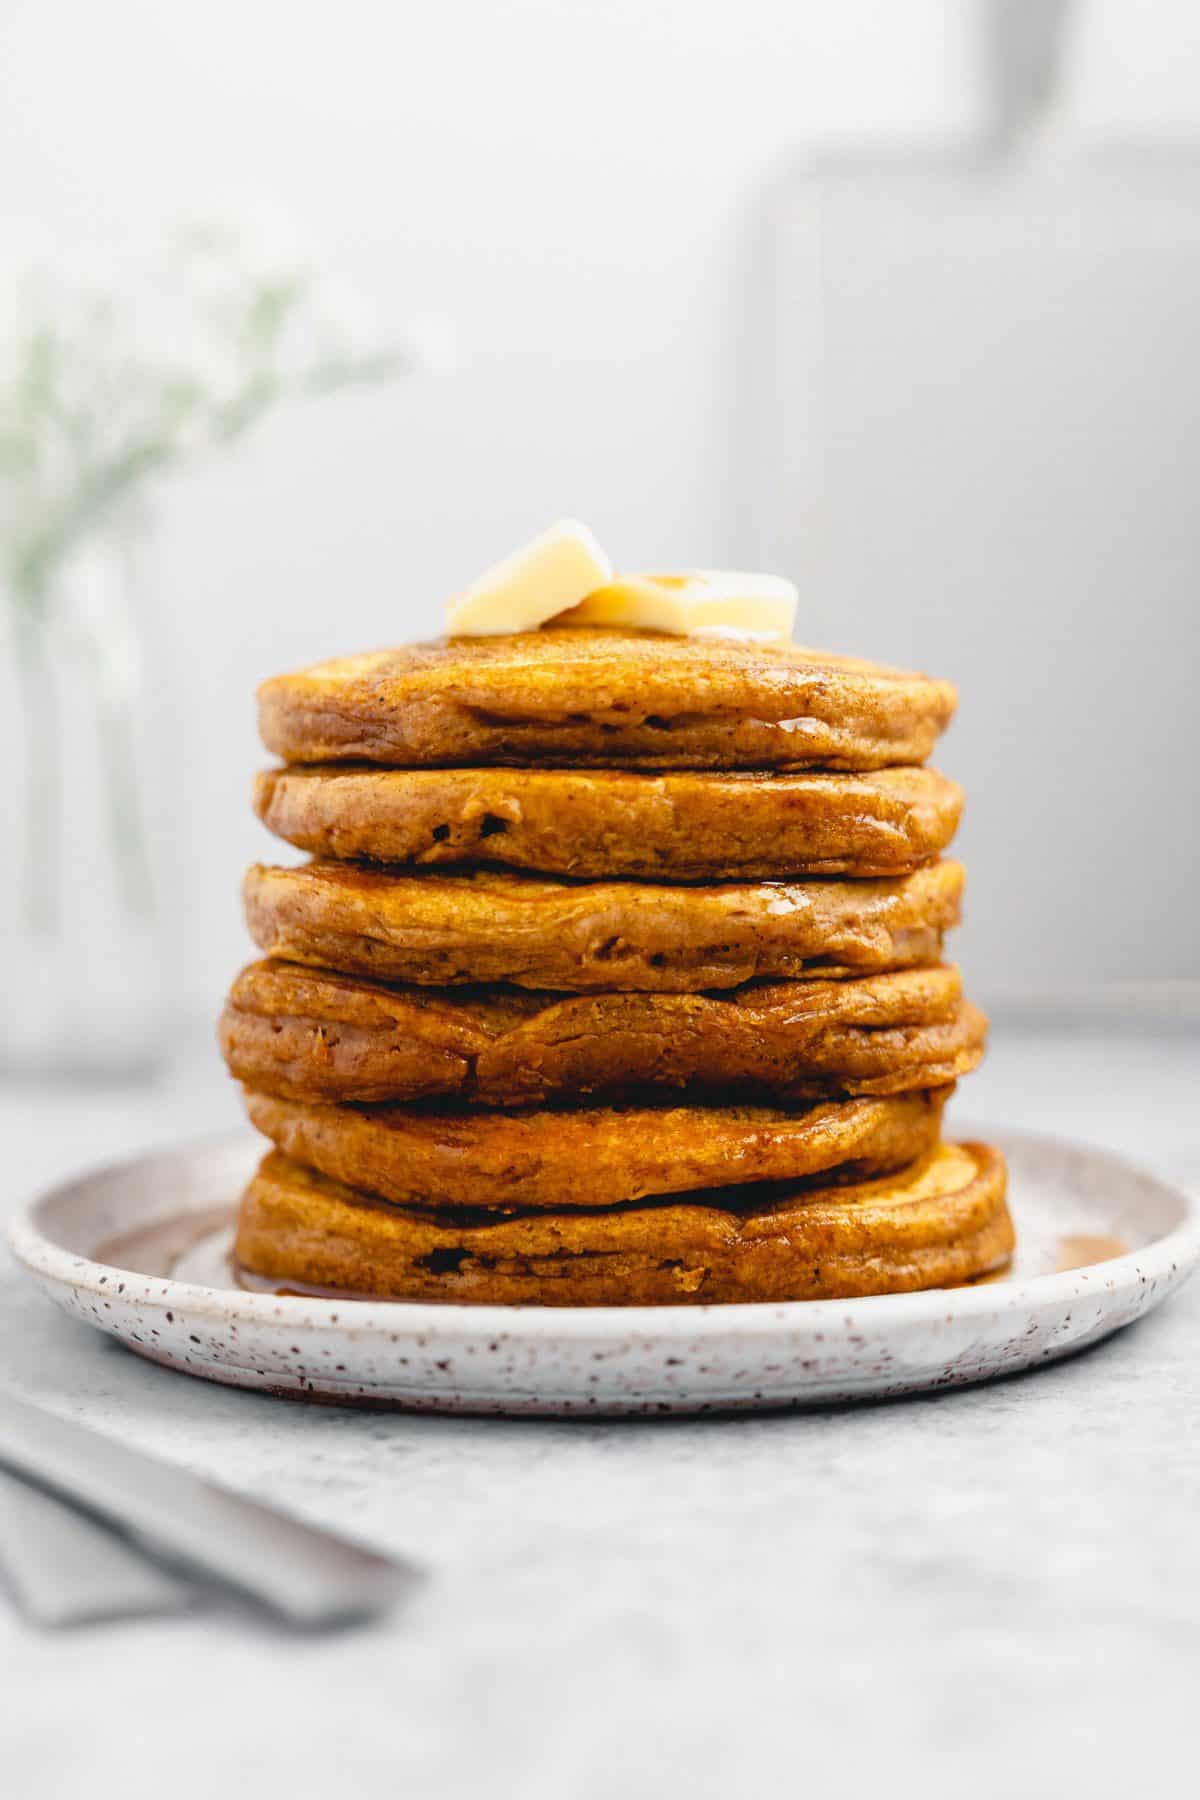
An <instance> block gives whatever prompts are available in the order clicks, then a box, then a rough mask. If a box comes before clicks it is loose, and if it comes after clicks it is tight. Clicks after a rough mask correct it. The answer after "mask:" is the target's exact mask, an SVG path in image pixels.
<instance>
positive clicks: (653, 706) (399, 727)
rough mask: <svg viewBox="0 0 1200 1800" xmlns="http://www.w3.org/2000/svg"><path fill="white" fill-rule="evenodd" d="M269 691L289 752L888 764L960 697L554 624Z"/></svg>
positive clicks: (613, 762)
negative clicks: (554, 625) (555, 625)
mask: <svg viewBox="0 0 1200 1800" xmlns="http://www.w3.org/2000/svg"><path fill="white" fill-rule="evenodd" d="M258 700H259V726H260V729H261V732H262V737H263V742H264V743H265V744H266V746H267V748H268V749H270V750H274V751H275V752H276V753H277V754H278V755H279V756H281V757H283V758H284V759H285V761H287V762H346V761H358V760H361V761H364V762H371V763H385V764H390V765H393V766H395V767H400V768H410V767H413V766H422V765H430V764H447V765H453V764H458V765H460V766H461V765H465V766H470V765H472V764H476V763H518V764H521V763H529V764H532V765H534V766H538V765H543V764H547V763H557V764H565V765H567V766H571V765H585V764H599V765H600V766H621V767H625V768H648V769H681V768H683V769H687V768H691V769H744V768H777V769H785V768H793V769H798V768H813V767H825V768H831V769H882V768H887V767H890V766H893V765H895V764H899V763H919V762H924V760H925V758H926V757H927V756H928V755H929V753H930V751H931V750H932V748H933V745H934V743H935V741H936V739H937V737H938V734H939V733H940V732H942V731H944V730H945V728H946V726H947V725H948V724H949V722H950V719H951V717H952V716H953V713H954V707H955V702H956V696H955V692H954V689H953V687H952V686H951V685H950V683H949V682H945V681H934V680H931V679H930V678H929V677H928V676H926V675H913V674H906V673H904V672H902V671H900V670H897V669H887V668H881V667H879V666H877V665H876V664H874V663H869V662H861V661H859V660H857V659H856V658H854V657H849V656H835V655H832V654H830V653H828V652H825V651H819V650H808V649H804V648H802V647H800V646H799V645H796V644H771V645H764V644H752V643H731V642H722V641H715V642H714V641H709V640H702V639H698V638H685V637H670V636H666V635H664V634H661V633H658V632H651V631H606V630H597V629H588V628H584V627H572V628H564V627H550V628H547V629H543V630H540V631H531V632H524V633H519V634H516V635H513V636H510V637H490V638H439V639H437V640H435V641H434V642H433V643H428V644H406V645H402V646H401V647H400V648H398V649H395V650H378V651H375V652H373V653H370V654H367V655H362V656H347V657H342V658H339V659H337V660H336V661H333V662H324V663H318V664H316V665H315V666H314V667H312V668H309V669H302V670H300V671H298V672H297V673H296V674H293V675H279V676H276V677H275V678H274V679H273V680H270V681H266V682H264V683H263V685H262V686H261V687H260V688H259V691H258Z"/></svg>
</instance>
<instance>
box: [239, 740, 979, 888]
mask: <svg viewBox="0 0 1200 1800" xmlns="http://www.w3.org/2000/svg"><path fill="white" fill-rule="evenodd" d="M254 805H255V810H256V811H257V813H258V816H259V818H260V819H261V820H262V821H263V823H264V824H265V825H266V826H268V827H269V828H270V830H272V831H273V832H274V833H275V834H276V836H277V837H281V838H286V839H287V841H288V843H290V844H296V845H298V846H299V847H300V849H302V850H308V851H310V852H311V853H312V854H313V855H315V856H327V857H351V858H359V859H364V860H367V861H371V862H381V863H427V864H433V863H436V864H443V863H501V864H504V865H505V866H506V867H510V868H515V869H535V870H539V871H541V872H542V873H544V874H549V875H575V876H586V877H591V878H593V879H599V878H602V877H605V876H614V875H634V876H642V877H648V878H649V879H651V880H653V879H656V878H657V879H661V880H665V881H737V880H742V881H746V880H750V881H769V880H771V879H773V878H775V877H778V876H783V877H786V876H789V875H903V874H906V873H908V872H909V871H910V870H912V869H917V868H920V867H921V866H922V864H924V863H927V862H931V861H933V859H934V858H935V857H937V856H938V855H939V854H940V853H941V852H942V851H943V850H944V849H945V848H946V845H947V844H948V843H949V842H950V839H951V838H952V837H953V836H954V832H955V829H956V827H957V825H958V818H959V813H960V812H961V810H962V790H961V788H959V787H958V786H957V785H956V784H955V783H954V782H953V781H949V780H947V778H946V777H945V776H944V775H939V774H938V773H937V772H936V771H935V770H933V769H882V770H879V771H877V772H876V773H874V774H867V775H845V774H828V773H819V774H802V775H761V774H748V773H745V772H742V773H725V772H720V771H716V772H714V771H709V772H707V773H701V774H693V773H686V774H673V775H645V774H638V773H636V772H634V771H632V770H622V769H597V770H594V771H591V772H590V773H589V772H581V771H577V770H567V769H362V768H359V767H350V768H346V767H335V768H285V769H271V770H269V771H267V772H266V773H264V774H262V775H260V776H259V777H258V781H257V783H256V786H255V794H254Z"/></svg>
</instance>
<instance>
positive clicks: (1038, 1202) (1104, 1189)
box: [12, 1131, 1200, 1414]
mask: <svg viewBox="0 0 1200 1800" xmlns="http://www.w3.org/2000/svg"><path fill="white" fill-rule="evenodd" d="M962 1135H964V1136H965V1135H968V1134H967V1133H966V1132H964V1133H963V1134H962ZM979 1135H984V1133H983V1132H980V1133H979ZM986 1135H987V1136H988V1137H989V1138H990V1140H991V1141H992V1142H997V1143H999V1144H1001V1146H1002V1147H1003V1149H1004V1151H1005V1154H1006V1155H1007V1157H1008V1159H1009V1168H1010V1174H1011V1185H1010V1201H1011V1205H1012V1209H1013V1214H1014V1217H1015V1219H1016V1226H1017V1234H1018V1240H1019V1244H1020V1250H1019V1253H1018V1257H1017V1260H1016V1262H1015V1263H1014V1265H1013V1268H1012V1270H1011V1271H1010V1273H1009V1274H1008V1275H1007V1277H1006V1278H1004V1279H1001V1280H997V1279H994V1278H993V1279H990V1280H987V1281H983V1282H980V1283H978V1284H976V1285H975V1286H971V1287H964V1288H945V1289H937V1290H933V1291H931V1292H927V1293H919V1294H896V1295H888V1296H885V1297H882V1298H877V1299H868V1300H853V1301H842V1300H818V1301H810V1302H807V1303H800V1304H795V1303H793V1304H791V1305H783V1306H779V1305H748V1306H686V1307H606V1308H584V1307H573V1308H559V1307H552V1308H547V1309H545V1310H540V1309H538V1308H536V1307H500V1306H442V1305H430V1304H412V1303H400V1302H393V1303H381V1302H378V1301H370V1300H341V1299H311V1298H298V1297H295V1296H291V1297H280V1296H278V1295H275V1294H266V1293H251V1292H247V1291H245V1290H244V1289H241V1288H239V1287H238V1286H237V1285H236V1284H235V1282H234V1278H233V1275H232V1271H231V1268H230V1263H229V1245H230V1241H231V1227H232V1214H233V1209H234V1207H235V1205H236V1202H237V1197H238V1194H239V1192H240V1190H241V1188H242V1186H243V1185H244V1183H245V1182H246V1180H247V1179H248V1178H249V1176H250V1173H251V1171H252V1170H253V1168H254V1167H255V1164H256V1163H257V1161H258V1158H259V1156H260V1155H261V1153H262V1145H261V1142H260V1141H259V1140H258V1139H256V1138H253V1137H250V1136H248V1135H245V1134H241V1135H239V1136H238V1137H236V1138H233V1139H225V1140H223V1141H221V1142H219V1143H214V1144H208V1145H202V1146H199V1147H191V1148H186V1149H181V1150H176V1151H172V1152H170V1153H168V1154H166V1155H160V1156H150V1157H143V1158H141V1159H139V1160H138V1161H135V1162H128V1163H123V1164H120V1165H118V1166H115V1167H113V1168H109V1169H104V1170H101V1171H100V1172H98V1173H96V1174H92V1175H87V1176H85V1177H83V1178H82V1179H80V1180H76V1181H72V1182H69V1183H67V1184H65V1185H64V1186H61V1187H57V1188H55V1189H53V1190H52V1191H51V1192H50V1193H48V1194H46V1195H44V1196H43V1197H42V1198H41V1199H39V1200H37V1201H35V1202H34V1203H33V1204H32V1205H31V1206H30V1207H29V1208H28V1210H27V1211H26V1212H25V1214H24V1215H23V1217H21V1218H20V1219H19V1220H18V1222H17V1224H16V1226H15V1227H14V1230H13V1234H12V1244H13V1249H14V1251H15V1253H16V1255H17V1257H18V1259H19V1260H20V1261H21V1262H22V1263H23V1264H24V1265H25V1267H26V1268H27V1269H29V1270H30V1271H31V1272H32V1274H33V1275H34V1276H36V1278H37V1279H38V1280H39V1281H40V1283H41V1284H42V1286H43V1288H44V1289H45V1290H46V1292H47V1293H48V1294H49V1295H50V1297H51V1299H53V1300H55V1301H56V1302H57V1303H58V1304H59V1305H60V1306H61V1307H63V1309H64V1310H65V1311H67V1312H69V1313H71V1314H72V1315H73V1316H74V1317H75V1318H78V1319H82V1320H84V1321H85V1323H87V1324H89V1325H93V1326H96V1327H97V1328H98V1329H99V1330H101V1331H106V1332H108V1333H110V1334H111V1335H112V1336H113V1337H116V1338H119V1339H120V1340H121V1341H122V1342H123V1343H125V1344H127V1345H128V1346H129V1347H130V1349H132V1350H135V1351H137V1353H138V1354H139V1355H141V1356H146V1357H150V1358H152V1359H153V1360H154V1361H155V1362H160V1363H165V1364H166V1365H167V1366H168V1367H169V1368H173V1369H181V1370H184V1371H185V1372H186V1373H188V1374H191V1375H201V1376H204V1377H205V1378H207V1379H208V1380H211V1381H221V1382H227V1383H230V1384H232V1385H233V1386H236V1387H249V1388H259V1389H263V1390H265V1391H266V1392H268V1393H273V1394H281V1395H290V1396H296V1397H301V1398H303V1397H309V1398H313V1399H321V1400H336V1401H345V1402H350V1403H352V1404H353V1403H357V1404H364V1403H365V1404H376V1405H386V1406H403V1407H414V1408H423V1409H426V1410H431V1411H438V1412H504V1413H526V1414H528V1413H548V1414H567V1413H592V1414H598V1413H648V1412H650V1413H672V1412H680V1413H686V1412H706V1411H712V1410H723V1409H728V1408H736V1409H750V1408H756V1407H771V1406H782V1405H788V1404H795V1403H804V1402H826V1401H836V1400H854V1399H865V1398H873V1397H879V1396H883V1395H888V1394H906V1393H915V1392H917V1391H919V1390H921V1389H926V1388H938V1387H952V1386H958V1385H961V1384H963V1383H965V1382H972V1381H985V1380H988V1379H989V1378H991V1377H992V1376H996V1375H1008V1374H1011V1373H1013V1372H1014V1371H1016V1370H1018V1369H1027V1368H1029V1367H1031V1366H1032V1365H1034V1364H1038V1363H1044V1362H1050V1361H1052V1360H1053V1359H1054V1358H1055V1357H1059V1356H1065V1355H1067V1354H1068V1353H1069V1352H1071V1351H1075V1350H1080V1349H1082V1348H1083V1347H1084V1346H1085V1345H1087V1344H1094V1343H1096V1342H1098V1341H1099V1340H1100V1339H1101V1338H1104V1337H1107V1336H1108V1335H1109V1333H1110V1332H1114V1331H1118V1330H1120V1328H1121V1327H1122V1326H1123V1325H1129V1324H1131V1323H1132V1321H1133V1320H1135V1319H1138V1318H1141V1317H1142V1315H1143V1314H1144V1313H1147V1312H1149V1311H1150V1310H1151V1308H1152V1307H1155V1306H1157V1305H1158V1304H1159V1302H1160V1301H1162V1300H1165V1299H1166V1297H1167V1295H1168V1294H1169V1293H1171V1291H1172V1290H1173V1289H1174V1288H1176V1287H1177V1286H1178V1285H1179V1284H1180V1283H1181V1282H1182V1281H1183V1279H1184V1278H1185V1276H1186V1275H1187V1274H1188V1273H1189V1272H1190V1271H1191V1269H1192V1268H1193V1266H1194V1265H1195V1263H1196V1262H1197V1260H1198V1259H1200V1205H1198V1204H1197V1202H1195V1201H1193V1200H1190V1199H1189V1198H1188V1197H1187V1196H1186V1195H1185V1194H1182V1193H1179V1192H1177V1191H1176V1190H1175V1189H1173V1188H1171V1187H1168V1186H1167V1185H1165V1184H1164V1183H1163V1182H1161V1181H1158V1180H1156V1179H1154V1178H1153V1177H1152V1176H1150V1175H1146V1174H1142V1173H1141V1172H1139V1171H1138V1170H1136V1169H1134V1168H1131V1167H1129V1166H1128V1165H1127V1164H1125V1163H1123V1162H1120V1161H1118V1160H1117V1158H1115V1157H1113V1156H1110V1155H1108V1154H1107V1153H1106V1152H1104V1151H1101V1150H1090V1149H1085V1148H1083V1147H1081V1146H1077V1145H1071V1144H1063V1143H1059V1142H1056V1141H1054V1140H1052V1139H1048V1138H1034V1137H1025V1136H1020V1135H1017V1134H1015V1133H1011V1132H994V1131H991V1132H987V1133H986ZM1070 1264H1073V1265H1076V1266H1068V1267H1064V1265H1070Z"/></svg>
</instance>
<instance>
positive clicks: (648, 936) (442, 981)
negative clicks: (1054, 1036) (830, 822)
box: [243, 862, 963, 993]
mask: <svg viewBox="0 0 1200 1800" xmlns="http://www.w3.org/2000/svg"><path fill="white" fill-rule="evenodd" d="M962 883H963V873H962V869H961V867H960V866H959V864H958V863H954V862H938V863H933V864H932V865H931V866H930V867H929V868H926V869H918V870H917V871H916V872H915V873H914V874H912V875H902V876H899V877H897V878H895V879H894V880H886V881H880V880H873V881H835V880H821V881H804V882H791V883H789V882H761V883H750V884H745V883H742V884H728V885H722V886H716V887H666V886H659V885H655V884H651V883H632V882H620V881H609V882H594V883H579V884H576V883H571V882H566V881H552V880H548V879H547V880H543V879H540V878H538V877H536V876H532V875H516V874H511V873H508V872H507V871H502V870H494V869H484V870H476V871H474V872H469V873H468V872H466V871H464V872H462V873H460V874H452V875H441V874H437V873H434V872H433V871H428V872H424V873H420V874H404V873H383V872H381V871H378V870H370V869H363V868H358V867H356V866H354V865H352V864H348V863H336V862H316V863H308V864H306V865H304V866H303V867H301V868H294V869H287V868H266V867H263V866H262V865H261V864H260V865H256V866H255V867H252V868H251V869H250V870H249V872H248V873H247V876H246V880H245V885H244V888H243V896H244V900H245V907H246V921H247V924H248V926H249V928H250V935H251V936H252V938H253V939H254V942H255V943H256V944H257V945H258V946H259V948H260V949H261V950H263V951H265V952H266V953H267V954H268V955H271V956H281V957H283V958H285V959H287V960H289V961H293V962H306V963H317V964H320V965H322V966H324V967H326V968H330V969H337V970H339V971H340V972H342V973H344V974H349V975H366V976H372V977H377V978H379V979H381V980H385V981H413V982H420V983H422V984H428V985H432V986H439V987H444V986H448V985H452V984H457V983H460V982H495V981H506V982H514V983H516V984H517V985H518V986H520V987H532V988H551V989H565V990H567V991H570V992H584V991H589V990H595V989H604V990H608V991H626V990H644V991H650V992H659V993H695V992H698V991H699V990H701V989H704V988H727V987H738V986H741V985H742V983H744V982H747V981H753V980H757V979H775V980H795V979H798V978H803V977H807V976H811V975H824V976H828V975H843V974H856V973H862V974H867V973H878V972H880V971H883V970H886V969H899V968H910V967H915V966H917V965H919V964H922V963H934V962H937V961H939V960H940V955H941V944H942V933H943V932H944V931H945V930H947V929H948V928H949V927H950V926H952V925H954V924H956V923H957V921H958V916H959V908H960V903H961V896H962Z"/></svg>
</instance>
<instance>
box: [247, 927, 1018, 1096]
mask: <svg viewBox="0 0 1200 1800" xmlns="http://www.w3.org/2000/svg"><path fill="white" fill-rule="evenodd" d="M986 1030H987V1021H986V1020H985V1019H984V1016H983V1014H982V1013H981V1012H980V1011H979V1009H978V1008H977V1007H974V1006H971V1005H970V1004H969V1003H968V1002H966V1001H964V1000H963V998H962V982H961V979H960V977H959V973H958V970H957V969H954V968H948V967H944V966H939V967H936V968H932V969H908V970H904V971H902V972H900V973H898V974H892V975H871V976H865V977H863V978H862V979H860V980H850V981H798V982H777V983H773V984H770V985H761V984H755V985H752V986H750V987H748V988H736V989H734V990H733V991H732V992H731V993H728V994H585V995H563V994H538V993H529V992H526V991H522V990H521V989H519V988H486V989H482V990H476V989H446V990H442V991H438V990H437V989H430V988H421V987H386V986H384V985H382V984H381V983H378V982H367V981H361V980H357V979H355V978H354V977H352V976H347V975H335V974H333V973H331V972H329V971H327V970H324V969H310V968H305V967H302V966H301V965H300V964H298V963H286V962H274V961H271V962H259V963H252V964H251V965H250V967H249V968H248V969H243V970H242V973H241V974H240V975H239V976H238V978H237V980H236V981H235V982H234V984H233V988H232V991H231V992H230V996H229V1000H228V1003H227V1005H226V1008H225V1012H224V1014H223V1016H222V1019H221V1027H220V1037H221V1047H222V1050H223V1052H224V1055H225V1060H226V1062H227V1063H228V1064H229V1068H230V1072H231V1073H232V1074H233V1075H235V1076H236V1077H237V1079H238V1080H239V1081H243V1082H246V1083H248V1084H249V1086H251V1087H255V1088H260V1089H262V1090H263V1091H264V1092H265V1093H270V1094H278V1095H281V1096H283V1097H284V1098H285V1099H295V1100H318V1101H320V1100H332V1101H338V1100H344V1101H357V1102H360V1103H363V1104H367V1103H372V1102H380V1101H389V1100H390V1101H402V1100H418V1099H424V1098H427V1097H430V1096H444V1097H447V1098H455V1099H462V1100H468V1101H471V1102H473V1103H476V1104H480V1105H484V1106H509V1105H534V1104H538V1103H541V1102H544V1101H545V1100H547V1099H554V1098H558V1097H562V1096H564V1095H570V1094H584V1095H587V1094H595V1093H608V1094H621V1093H627V1094H634V1093H637V1092H638V1091H639V1090H641V1089H643V1088H690V1089H696V1090H699V1091H701V1092H703V1091H706V1090H709V1091H711V1090H713V1089H717V1090H720V1091H721V1092H722V1093H723V1094H724V1095H725V1096H727V1097H731V1096H733V1095H735V1094H736V1095H739V1096H745V1097H749V1096H757V1097H769V1098H776V1099H783V1100H790V1101H796V1100H804V1099H817V1098H820V1097H822V1096H825V1095H832V1094H890V1093H899V1092H902V1091H904V1090H906V1089H910V1088H920V1087H938V1086H941V1085H942V1084H943V1083H946V1082H950V1081H954V1080H956V1079H957V1077H958V1076H960V1075H965V1074H967V1073H968V1072H969V1071H970V1070H971V1069H973V1068H974V1067H975V1066H976V1064H977V1063H978V1062H979V1059H980V1057H981V1056H982V1055H983V1045H984V1038H985V1035H986Z"/></svg>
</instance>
